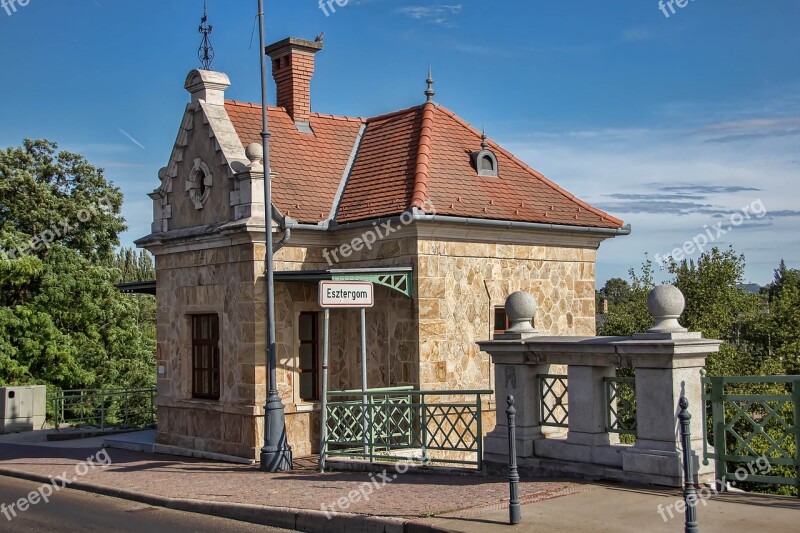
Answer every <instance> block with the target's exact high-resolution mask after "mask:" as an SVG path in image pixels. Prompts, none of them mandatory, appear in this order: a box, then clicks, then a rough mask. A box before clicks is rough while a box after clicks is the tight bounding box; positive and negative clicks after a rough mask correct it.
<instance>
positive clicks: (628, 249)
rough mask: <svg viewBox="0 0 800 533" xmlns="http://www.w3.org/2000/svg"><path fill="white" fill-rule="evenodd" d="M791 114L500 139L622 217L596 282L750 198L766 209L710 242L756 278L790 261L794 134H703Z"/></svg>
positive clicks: (663, 250)
mask: <svg viewBox="0 0 800 533" xmlns="http://www.w3.org/2000/svg"><path fill="white" fill-rule="evenodd" d="M791 120H793V119H791ZM791 120H790V119H779V120H778V119H771V118H762V119H750V122H739V123H736V122H733V121H729V122H727V126H723V124H726V123H713V124H711V125H709V126H707V127H706V128H702V129H701V130H700V131H706V134H705V135H698V134H697V131H698V130H696V129H695V128H674V129H663V130H656V129H641V128H638V129H634V128H632V129H629V130H626V129H614V130H597V131H591V130H588V131H567V132H560V133H541V132H534V133H530V134H527V135H520V136H517V138H516V139H511V140H510V142H509V141H508V140H507V141H506V142H504V143H503V144H504V145H505V146H506V147H507V148H508V149H509V150H511V151H512V152H513V153H515V154H516V155H517V156H518V157H520V158H521V159H523V160H525V161H526V162H527V163H529V164H530V165H531V166H533V167H534V168H536V169H537V170H539V171H541V172H543V173H544V174H545V175H546V176H547V177H548V178H550V179H551V180H553V181H555V182H556V183H558V184H559V185H561V186H562V187H564V188H565V189H567V190H568V191H570V192H572V193H574V194H576V195H577V196H578V197H579V198H581V199H583V200H586V201H588V202H589V203H591V204H592V205H595V206H597V207H600V208H604V209H606V210H608V211H609V212H610V213H611V214H612V215H615V216H617V217H619V218H622V219H624V220H625V222H630V223H631V224H632V226H633V233H632V234H631V235H630V236H627V237H621V238H617V239H614V240H612V241H606V242H605V243H604V244H603V245H602V246H601V248H600V253H599V259H598V282H599V283H601V282H602V281H604V279H605V278H607V277H610V276H621V277H625V274H626V271H627V268H628V267H629V266H638V265H639V264H641V262H642V261H643V260H644V258H645V255H644V254H645V253H648V254H649V256H650V257H651V258H652V257H653V255H654V254H656V253H659V254H661V255H665V254H668V253H669V252H670V251H671V250H672V249H674V248H675V247H677V246H681V245H682V244H683V243H684V242H685V241H687V240H690V239H691V238H692V237H694V236H696V235H697V234H698V233H700V232H702V231H703V228H704V226H705V225H713V224H716V222H717V221H718V220H720V219H721V218H722V217H727V216H729V214H730V213H731V212H735V211H738V210H741V209H742V207H744V206H746V205H750V204H751V203H752V202H754V201H756V200H761V201H762V202H763V204H764V206H765V207H766V209H767V210H768V211H769V212H770V213H769V214H767V216H766V217H764V218H763V219H753V220H751V221H750V222H747V223H745V224H744V225H742V226H740V227H738V228H735V229H734V230H733V231H731V232H730V233H728V234H726V235H725V236H724V240H720V241H719V242H718V244H719V245H720V246H722V247H725V246H727V245H728V243H729V244H731V245H733V246H734V249H735V250H736V251H737V252H740V253H744V254H745V255H746V256H747V263H748V265H747V271H746V275H747V277H748V278H749V279H752V280H753V281H755V282H759V283H766V282H767V281H769V279H770V277H771V273H772V270H773V269H774V268H775V266H776V265H777V263H778V261H779V260H780V259H781V258H785V259H786V261H787V262H788V263H790V266H793V267H795V268H796V267H798V266H800V264H798V263H800V239H798V238H797V230H796V228H797V223H798V221H799V220H800V212H798V211H797V210H796V209H797V207H798V206H797V202H796V197H797V191H798V185H797V176H798V173H799V172H800V163H798V161H797V159H798V157H797V139H796V138H792V137H789V136H761V137H755V138H752V137H747V138H741V139H738V140H731V141H730V142H724V143H723V142H720V143H714V144H709V143H707V142H704V141H705V140H707V139H706V136H707V135H708V134H713V135H719V134H727V133H730V132H731V131H738V132H739V133H740V134H749V133H752V132H751V130H752V128H753V127H757V128H762V127H772V126H776V125H777V126H781V127H782V126H785V125H786V124H788V123H791ZM694 257H696V256H694Z"/></svg>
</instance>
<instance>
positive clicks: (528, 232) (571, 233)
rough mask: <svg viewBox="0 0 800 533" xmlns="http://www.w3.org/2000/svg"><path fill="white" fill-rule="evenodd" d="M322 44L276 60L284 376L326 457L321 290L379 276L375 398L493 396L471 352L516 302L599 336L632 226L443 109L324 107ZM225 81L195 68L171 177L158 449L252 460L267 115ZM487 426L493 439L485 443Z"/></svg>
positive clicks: (347, 316) (259, 420) (292, 405)
mask: <svg viewBox="0 0 800 533" xmlns="http://www.w3.org/2000/svg"><path fill="white" fill-rule="evenodd" d="M321 49H322V44H321V43H316V42H310V41H304V40H299V39H286V40H284V41H281V42H279V43H276V44H274V45H272V46H270V47H269V48H268V53H269V55H270V57H271V59H272V71H273V75H274V78H275V82H276V85H277V103H278V107H270V108H269V110H268V113H269V121H270V132H271V154H270V163H271V168H272V180H273V190H274V205H273V206H272V207H271V209H270V210H269V213H270V215H271V221H272V223H271V228H272V231H273V232H275V233H276V238H275V240H276V242H278V241H280V242H281V246H282V247H281V248H280V250H279V251H278V252H277V254H276V256H275V261H276V263H275V267H276V287H275V289H276V309H277V321H278V322H277V324H276V328H277V335H278V346H277V349H278V359H279V369H278V371H279V372H278V381H279V389H280V394H281V396H282V398H283V400H284V402H285V404H286V413H287V432H288V438H289V442H290V444H291V445H292V446H293V448H294V454H295V456H301V455H304V454H309V453H312V452H315V451H316V449H317V447H318V436H317V431H318V426H319V417H318V413H319V399H320V370H321V362H320V353H321V345H320V337H321V312H320V311H321V309H320V308H319V306H318V304H317V289H316V285H317V282H318V281H320V280H324V279H342V280H369V281H373V282H375V283H376V284H377V285H378V287H377V290H376V293H377V295H376V296H377V303H376V306H375V307H374V308H373V309H370V310H369V312H368V318H367V320H368V332H367V344H368V356H369V359H368V365H367V366H368V373H369V384H370V386H371V387H382V386H389V385H415V386H419V387H420V388H423V389H434V390H438V389H476V388H490V387H491V386H492V383H493V376H492V368H491V363H490V359H489V356H488V355H487V354H485V353H482V352H479V351H478V347H477V345H476V344H475V341H476V340H479V339H486V338H489V337H491V335H492V333H493V331H494V330H504V329H505V328H506V322H505V321H506V318H505V314H504V311H503V309H502V306H503V303H504V301H505V299H506V297H507V296H508V295H509V294H510V293H512V292H514V291H517V290H525V291H530V292H531V293H533V294H535V295H536V297H537V299H538V304H539V309H538V311H537V316H536V318H535V324H536V327H537V328H538V329H539V330H540V331H542V332H544V333H549V334H553V335H592V334H593V333H594V331H595V260H596V252H597V249H598V246H599V245H600V243H601V242H602V241H603V240H605V239H608V238H612V237H615V236H618V235H626V234H628V233H629V231H630V229H629V228H627V227H623V222H622V221H621V220H618V219H616V218H614V217H612V216H610V215H608V214H606V213H604V212H602V211H600V210H598V209H595V208H593V207H591V206H590V205H588V204H586V203H585V202H582V201H580V200H578V199H577V198H576V197H575V196H573V195H572V194H570V193H569V192H567V191H565V190H563V189H561V188H560V187H558V186H557V185H556V184H554V183H553V182H551V181H549V180H547V179H546V178H545V177H544V176H542V175H541V174H539V173H538V172H536V171H535V170H533V169H531V168H529V167H528V166H527V165H526V164H525V163H523V162H521V161H520V160H518V159H516V158H515V157H514V156H513V155H512V154H510V153H509V152H507V151H505V150H504V149H503V148H501V147H500V146H499V145H497V144H496V143H494V142H492V141H490V140H489V139H486V138H485V136H482V134H481V132H480V131H478V130H476V129H475V128H473V127H472V126H470V125H469V124H467V123H466V122H465V121H464V120H462V119H461V118H459V117H458V116H457V115H456V114H455V113H453V112H452V111H449V110H448V109H446V108H444V107H442V106H440V105H439V104H438V103H435V102H434V101H433V97H434V92H433V88H432V82H431V83H429V88H428V91H426V95H427V97H428V101H427V102H425V103H423V104H422V105H418V106H415V107H412V108H409V109H404V110H401V111H397V112H394V113H390V114H386V115H383V116H379V117H373V118H368V119H364V118H357V117H343V116H334V115H326V114H321V113H312V112H311V105H310V102H311V99H310V81H311V76H312V74H313V71H314V57H315V54H316V53H317V52H319V51H320V50H321ZM229 86H230V82H229V80H228V77H227V76H226V75H225V74H223V73H219V72H212V71H201V70H194V71H192V72H191V73H190V74H189V76H188V78H187V80H186V89H187V90H188V92H189V93H190V94H191V102H190V103H189V104H188V106H187V107H186V111H185V112H184V115H183V118H182V121H181V124H180V128H179V130H178V136H177V140H176V142H175V147H174V150H173V152H172V156H171V157H170V161H169V164H168V165H167V166H166V167H165V168H163V169H162V170H161V171H160V172H159V179H160V181H161V185H160V186H159V188H158V189H156V190H155V191H154V192H153V193H152V194H151V195H150V197H151V198H152V199H153V205H154V220H153V225H152V233H151V234H150V235H148V236H147V237H144V238H142V239H141V240H139V241H138V242H137V244H138V245H139V246H140V247H143V248H146V249H148V250H149V251H151V252H152V253H153V254H154V255H155V257H156V269H157V301H158V317H157V323H158V324H157V325H158V367H159V374H158V397H157V404H158V410H159V421H158V437H157V439H158V442H159V443H162V444H167V445H173V446H180V447H184V448H190V449H196V450H203V451H207V452H213V453H220V454H227V455H232V456H238V457H244V458H250V459H258V455H259V450H260V447H261V446H262V439H263V435H262V433H263V406H264V402H265V397H266V393H267V368H266V365H265V360H266V352H267V349H266V345H265V331H266V324H265V305H266V304H265V295H266V291H265V286H264V275H263V273H264V270H265V266H264V265H265V263H264V257H265V252H266V250H265V246H264V242H265V234H264V230H265V208H264V203H263V187H264V175H263V174H264V172H263V166H262V163H261V161H260V158H261V149H260V143H261V137H260V132H261V107H260V106H258V105H256V104H249V103H243V102H236V101H231V100H226V99H225V91H226V90H227V89H228V87H229ZM330 387H331V390H337V389H352V388H358V387H360V361H359V332H358V320H357V313H356V312H353V311H337V312H334V313H333V317H332V323H331V365H330ZM489 429H491V427H490V426H489V427H485V430H489Z"/></svg>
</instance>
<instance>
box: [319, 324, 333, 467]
mask: <svg viewBox="0 0 800 533" xmlns="http://www.w3.org/2000/svg"><path fill="white" fill-rule="evenodd" d="M324 317H325V325H324V326H323V329H322V409H320V414H319V471H320V472H325V453H326V452H327V451H328V449H327V445H326V441H327V440H328V358H329V344H330V322H331V311H330V309H325V311H324Z"/></svg>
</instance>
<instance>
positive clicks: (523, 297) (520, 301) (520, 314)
mask: <svg viewBox="0 0 800 533" xmlns="http://www.w3.org/2000/svg"><path fill="white" fill-rule="evenodd" d="M505 309H506V316H508V321H509V323H510V328H509V329H508V330H507V333H530V334H533V333H536V330H535V329H534V327H533V317H534V316H536V297H535V296H534V295H532V294H531V293H528V292H525V291H517V292H515V293H513V294H511V295H510V296H509V297H508V298H506V304H505Z"/></svg>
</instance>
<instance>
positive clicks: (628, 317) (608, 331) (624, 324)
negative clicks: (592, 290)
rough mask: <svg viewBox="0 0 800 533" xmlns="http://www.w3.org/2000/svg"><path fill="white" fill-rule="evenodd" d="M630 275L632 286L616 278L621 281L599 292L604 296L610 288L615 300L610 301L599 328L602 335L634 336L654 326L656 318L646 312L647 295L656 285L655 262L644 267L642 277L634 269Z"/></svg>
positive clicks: (645, 263)
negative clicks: (654, 278)
mask: <svg viewBox="0 0 800 533" xmlns="http://www.w3.org/2000/svg"><path fill="white" fill-rule="evenodd" d="M628 275H629V276H630V278H631V283H630V284H628V283H627V282H625V281H624V280H621V279H619V278H616V280H619V281H616V280H609V281H608V283H606V286H605V287H603V289H602V290H601V291H600V292H601V293H603V292H604V291H606V289H608V294H609V295H611V296H612V297H613V301H612V299H611V298H609V305H608V313H607V314H606V316H605V320H604V321H603V323H602V324H600V326H599V327H598V334H599V335H611V336H616V335H623V336H626V335H633V334H634V333H641V332H643V331H647V330H648V329H650V328H651V327H653V318H652V317H651V316H650V313H649V312H648V311H647V295H648V293H649V292H650V291H651V290H652V289H653V287H654V286H655V283H654V281H653V262H652V261H650V260H649V259H648V260H646V261H645V262H644V263H643V264H642V271H641V274H639V273H637V272H636V271H635V270H634V269H632V268H631V269H630V270H629V271H628ZM620 281H622V283H619V282H620ZM612 282H613V283H612ZM609 284H611V285H610V286H609Z"/></svg>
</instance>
